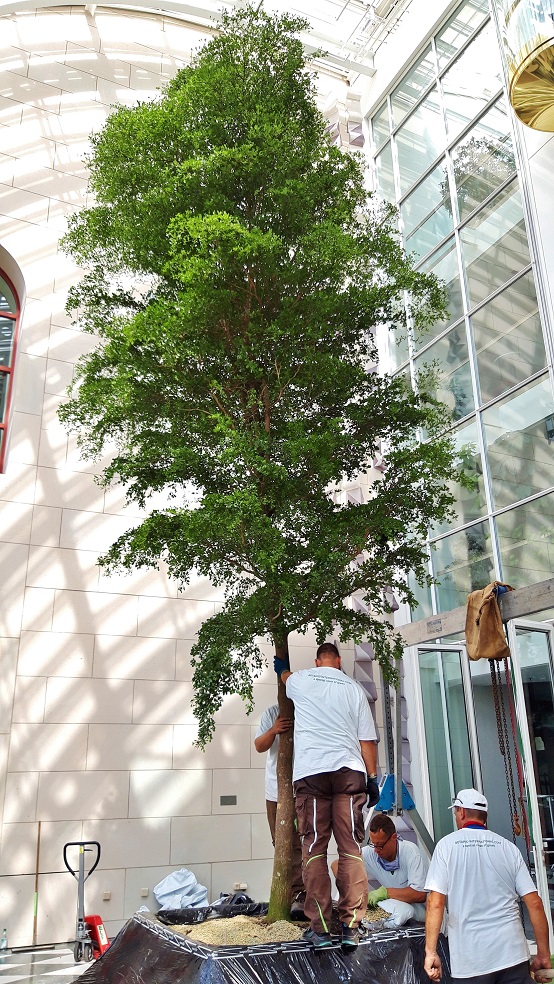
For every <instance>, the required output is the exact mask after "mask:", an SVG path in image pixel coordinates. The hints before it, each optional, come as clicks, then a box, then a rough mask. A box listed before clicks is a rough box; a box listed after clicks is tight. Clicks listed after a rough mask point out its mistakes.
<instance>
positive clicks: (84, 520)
mask: <svg viewBox="0 0 554 984" xmlns="http://www.w3.org/2000/svg"><path fill="white" fill-rule="evenodd" d="M135 525H136V523H134V522H133V521H132V520H131V519H129V518H128V517H126V518H122V517H121V516H106V515H98V514H97V513H92V512H81V511H79V510H77V509H64V511H63V516H62V530H61V546H62V547H69V548H71V549H72V550H94V551H96V552H97V553H100V552H101V551H103V550H108V549H109V548H110V547H111V545H112V543H114V541H115V540H117V538H118V537H120V536H121V535H122V534H123V533H125V532H126V531H127V530H129V529H132V528H133V526H135ZM147 634H148V633H145V632H143V633H141V635H147ZM150 634H151V635H154V634H155V633H150Z"/></svg>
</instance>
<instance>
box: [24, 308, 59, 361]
mask: <svg viewBox="0 0 554 984" xmlns="http://www.w3.org/2000/svg"><path fill="white" fill-rule="evenodd" d="M50 311H51V305H50V303H49V302H48V301H47V300H45V299H43V300H36V299H35V298H33V297H30V298H29V297H28V298H27V300H26V301H25V312H24V315H23V321H22V325H21V331H20V335H19V351H20V352H28V353H29V355H40V356H44V357H46V355H47V354H48V339H49V337H50Z"/></svg>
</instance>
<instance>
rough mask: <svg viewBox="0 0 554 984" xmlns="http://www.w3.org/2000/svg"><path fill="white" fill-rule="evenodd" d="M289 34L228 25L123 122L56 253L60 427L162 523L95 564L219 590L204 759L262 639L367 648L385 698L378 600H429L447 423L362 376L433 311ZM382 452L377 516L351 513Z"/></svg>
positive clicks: (423, 281)
mask: <svg viewBox="0 0 554 984" xmlns="http://www.w3.org/2000/svg"><path fill="white" fill-rule="evenodd" d="M304 26H305V25H304V24H303V22H302V21H299V20H298V19H295V18H290V17H277V16H275V17H270V16H268V15H266V14H264V13H260V12H255V11H254V10H253V9H251V8H248V7H247V8H244V9H243V10H241V11H239V12H238V13H237V14H236V15H234V16H232V17H228V18H225V19H224V22H223V30H222V32H221V34H220V35H219V36H218V37H216V38H215V39H214V40H212V41H211V42H210V43H209V44H207V45H206V46H205V47H204V48H203V49H202V50H201V52H200V53H199V55H198V56H197V57H196V59H195V61H194V63H193V65H191V67H189V68H186V69H184V70H183V71H181V72H179V74H178V75H177V76H176V78H175V79H174V80H173V81H172V82H171V83H170V84H169V85H168V86H167V88H166V89H165V90H164V91H163V93H161V95H160V96H159V98H158V99H156V100H154V101H152V102H149V103H144V104H141V105H139V106H137V107H135V108H131V109H128V108H121V109H118V110H116V111H115V112H114V113H113V115H112V116H111V117H110V119H109V120H108V122H107V124H106V126H105V127H104V129H103V130H102V131H101V133H99V134H97V135H95V137H94V138H93V150H92V154H91V158H90V161H89V164H90V171H91V191H92V192H93V194H94V197H95V202H96V204H94V205H93V206H92V207H90V208H88V209H86V210H85V211H83V212H81V213H80V214H79V215H78V216H77V217H76V218H75V219H74V221H73V223H72V225H71V228H70V231H69V233H68V235H67V236H66V239H65V247H66V249H67V250H68V251H69V252H70V253H71V254H72V255H73V256H74V257H75V259H76V260H77V261H78V262H79V263H80V264H81V265H82V266H83V267H84V269H85V275H84V278H83V281H82V282H81V283H80V284H79V286H78V287H76V288H75V289H74V290H73V291H72V294H71V298H70V304H69V307H70V310H72V311H74V312H75V313H76V316H77V317H78V318H79V320H80V324H81V325H82V326H83V327H84V328H85V329H86V330H89V331H92V332H93V333H95V334H97V335H98V336H99V345H98V346H97V348H96V349H95V350H94V351H93V352H92V353H91V354H90V355H88V356H85V357H84V358H83V359H82V360H81V361H80V363H79V367H78V372H77V378H76V383H75V386H74V388H73V391H72V395H71V398H70V400H69V402H68V403H67V404H66V405H65V406H64V407H63V408H62V410H61V417H62V419H63V420H64V421H65V422H66V423H67V425H68V426H69V427H70V428H71V429H73V430H75V431H77V432H78V434H79V441H80V445H81V449H82V451H83V453H84V454H85V455H86V456H89V457H92V458H95V457H100V456H101V455H102V454H104V453H106V452H109V453H110V455H111V458H110V461H109V464H108V465H107V466H106V467H105V468H104V471H103V475H102V481H103V482H104V483H105V484H109V483H110V482H112V481H117V482H120V483H122V484H123V485H124V486H125V488H126V492H127V496H128V498H129V500H131V501H134V502H136V503H139V504H140V505H141V506H146V507H148V503H149V499H150V497H151V496H152V495H154V494H156V493H163V494H164V495H165V496H169V502H170V506H169V507H168V508H164V509H158V510H154V511H151V512H149V513H148V515H147V518H146V519H145V520H144V521H143V522H142V523H141V524H140V525H139V526H138V527H137V528H136V529H133V530H130V531H129V532H127V533H126V534H125V535H124V536H122V537H121V538H120V539H119V540H118V541H117V542H116V543H115V544H114V545H113V546H112V548H111V549H110V551H109V552H108V554H107V555H106V557H105V558H104V559H103V562H104V563H105V564H106V565H107V566H108V567H116V566H123V567H124V568H127V569H133V568H136V567H141V566H155V565H156V564H157V563H158V562H159V559H160V558H163V559H164V560H165V561H166V562H167V565H168V568H169V572H170V574H171V575H172V576H174V577H176V578H177V579H178V580H179V581H180V582H181V583H183V584H184V583H186V582H187V580H188V579H189V577H190V575H191V572H192V571H193V570H197V571H199V572H200V573H201V574H204V575H206V576H207V577H209V578H210V579H211V581H212V582H213V583H214V584H216V585H220V586H222V587H223V588H224V592H225V598H226V602H225V605H224V607H223V608H222V610H221V611H220V612H219V613H218V614H217V615H216V616H214V617H213V618H211V619H209V620H208V621H206V622H205V623H204V625H203V626H202V628H201V630H200V633H199V637H198V642H197V643H196V645H195V646H194V649H193V657H194V662H195V674H194V689H195V698H194V710H195V713H196V715H197V717H198V719H199V722H200V733H199V742H200V743H201V744H202V745H204V744H205V743H206V742H207V741H208V740H209V738H210V736H211V734H212V730H213V715H214V713H215V711H216V710H217V709H218V707H219V706H220V704H221V701H222V699H223V697H224V696H225V694H227V693H230V692H233V693H239V694H240V695H241V696H242V697H243V699H244V700H245V702H246V704H247V706H249V705H250V703H251V699H252V683H253V680H254V679H255V676H256V675H257V674H258V673H259V671H260V668H261V666H262V656H261V654H260V652H259V650H258V649H257V647H256V644H255V638H256V637H270V638H271V639H273V641H274V643H275V645H277V646H280V645H281V646H282V645H283V644H285V643H286V640H287V637H288V635H289V634H290V633H291V632H292V631H299V632H304V631H306V629H307V627H308V625H310V624H311V625H313V626H315V629H316V632H317V636H318V639H320V640H323V639H324V638H325V637H327V636H328V635H329V634H331V633H332V634H334V635H338V636H339V638H340V639H342V640H346V639H354V640H361V639H362V638H367V637H369V638H370V639H371V640H372V641H373V644H374V646H375V650H376V654H377V658H378V659H379V660H380V662H381V665H382V667H383V670H384V672H385V675H388V677H389V678H390V679H393V678H394V674H395V667H394V659H395V657H398V656H399V655H400V643H399V640H398V639H396V638H395V637H394V635H393V634H392V635H391V633H390V630H389V628H388V626H387V625H385V624H383V622H382V621H380V620H379V616H380V615H382V614H383V613H386V611H387V603H386V601H385V596H384V589H385V588H388V587H392V588H393V589H394V590H395V591H396V593H397V594H398V595H399V596H400V597H401V598H403V599H407V600H413V599H412V596H411V593H410V591H409V590H408V589H407V588H406V584H405V577H404V574H403V572H405V571H408V570H411V571H413V572H414V574H415V577H416V579H418V580H420V581H421V582H423V581H425V580H426V578H427V574H426V561H425V554H424V548H423V544H424V541H425V536H426V531H427V527H428V525H429V523H430V522H431V521H441V520H443V519H444V518H445V517H446V516H447V515H448V513H449V509H450V507H451V502H452V499H451V495H450V493H449V492H448V491H447V487H446V483H447V481H448V480H451V479H452V478H453V477H454V466H453V456H452V448H451V445H450V443H449V441H448V440H447V439H446V438H444V437H440V436H438V435H440V430H441V427H442V424H443V421H442V416H441V410H440V407H437V405H436V404H435V403H434V401H433V400H432V398H430V397H425V396H422V397H419V396H418V395H417V394H414V393H412V392H411V391H410V390H408V389H407V388H406V387H405V386H404V384H403V383H402V381H401V380H400V379H391V378H389V377H381V376H379V375H377V373H375V372H374V371H372V370H371V367H372V366H373V365H374V363H375V362H376V348H375V344H374V331H375V328H376V327H377V326H378V325H383V324H388V325H391V326H393V327H396V328H397V329H398V330H399V331H402V330H403V331H405V330H406V322H405V306H404V300H405V297H406V296H407V297H408V298H409V302H410V308H411V313H412V316H413V319H414V321H415V323H416V325H417V326H418V327H419V328H421V329H424V328H425V326H426V325H428V324H430V323H431V322H432V321H434V320H436V318H437V317H439V316H441V314H442V313H443V312H444V294H443V291H442V289H441V287H440V286H439V284H438V283H437V281H436V280H435V279H434V278H433V277H432V276H430V275H425V274H420V273H416V272H415V271H414V270H413V267H412V264H411V261H410V260H409V259H408V258H407V257H406V256H405V254H404V253H403V251H402V249H401V247H400V245H399V243H398V239H397V236H396V233H395V231H394V217H393V213H392V211H391V210H390V208H388V207H377V206H373V205H372V203H371V202H369V203H368V201H367V197H366V193H365V191H364V176H363V168H362V163H361V161H360V160H358V159H356V158H354V157H352V156H348V155H345V154H342V153H340V152H339V151H338V150H337V149H336V148H334V147H333V146H331V144H330V143H329V141H328V140H327V138H326V136H325V124H324V120H323V118H322V117H321V115H320V114H319V112H318V110H317V108H316V103H315V95H314V87H313V81H312V78H311V76H310V73H309V72H308V70H307V69H306V65H305V62H304V55H303V52H302V46H301V44H300V42H299V40H298V38H297V33H298V31H299V30H300V29H301V28H303V27H304ZM421 428H423V429H424V431H425V433H426V434H428V435H430V437H429V439H428V440H427V441H426V442H425V443H418V442H417V434H418V432H419V431H420V429H421ZM381 442H384V446H385V448H386V462H387V468H386V471H385V473H384V475H383V477H382V480H380V481H378V482H377V483H376V484H375V485H374V486H373V489H372V497H371V499H370V500H369V501H368V502H367V503H363V504H356V503H352V502H348V501H345V500H344V497H341V495H340V494H339V493H338V492H337V491H336V490H337V489H338V487H339V486H340V484H341V483H342V482H344V481H351V482H355V481H356V479H357V477H358V476H359V475H360V474H361V473H363V472H364V471H365V470H366V469H367V468H368V467H369V466H370V465H371V462H372V460H373V458H374V456H375V454H376V453H377V451H378V450H379V449H380V447H381ZM353 594H357V595H358V596H359V597H360V599H362V600H363V602H364V604H365V605H370V606H371V614H370V615H368V614H367V613H366V612H365V610H363V606H361V607H360V608H358V606H353V605H352V603H351V602H350V601H349V599H350V598H351V596H352V595H353ZM391 647H392V648H391Z"/></svg>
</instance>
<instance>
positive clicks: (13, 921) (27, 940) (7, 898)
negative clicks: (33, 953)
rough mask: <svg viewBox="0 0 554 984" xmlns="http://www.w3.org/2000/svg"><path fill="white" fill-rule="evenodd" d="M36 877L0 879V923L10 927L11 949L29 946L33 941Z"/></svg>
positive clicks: (9, 940) (19, 876)
mask: <svg viewBox="0 0 554 984" xmlns="http://www.w3.org/2000/svg"><path fill="white" fill-rule="evenodd" d="M34 891H35V876H34V875H12V876H8V877H6V878H0V922H1V923H2V926H6V927H9V937H8V943H9V945H10V947H17V946H29V945H30V944H31V943H32V941H33V895H34Z"/></svg>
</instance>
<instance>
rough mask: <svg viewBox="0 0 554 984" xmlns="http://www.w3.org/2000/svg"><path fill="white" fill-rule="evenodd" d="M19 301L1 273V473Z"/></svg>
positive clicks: (6, 431) (0, 469)
mask: <svg viewBox="0 0 554 984" xmlns="http://www.w3.org/2000/svg"><path fill="white" fill-rule="evenodd" d="M18 324H19V301H18V298H17V294H16V293H15V290H14V288H13V287H12V285H11V283H10V281H9V280H8V279H7V277H6V276H5V275H4V274H3V273H1V272H0V471H2V470H3V468H4V457H5V453H6V438H7V433H8V411H9V406H10V397H11V390H12V383H13V367H14V359H15V343H16V339H17V328H18Z"/></svg>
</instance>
